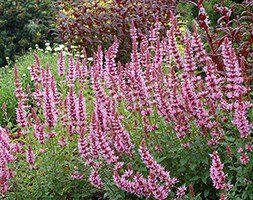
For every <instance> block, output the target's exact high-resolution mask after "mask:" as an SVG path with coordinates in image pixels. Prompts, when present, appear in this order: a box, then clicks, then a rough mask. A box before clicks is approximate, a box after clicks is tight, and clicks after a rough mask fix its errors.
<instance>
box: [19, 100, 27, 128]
mask: <svg viewBox="0 0 253 200" xmlns="http://www.w3.org/2000/svg"><path fill="white" fill-rule="evenodd" d="M16 113H17V122H18V126H20V127H22V128H24V127H26V126H27V119H26V111H25V106H24V102H23V101H19V102H18V108H17V109H16Z"/></svg>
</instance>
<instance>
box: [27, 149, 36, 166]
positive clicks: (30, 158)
mask: <svg viewBox="0 0 253 200" xmlns="http://www.w3.org/2000/svg"><path fill="white" fill-rule="evenodd" d="M26 162H28V163H29V164H31V165H33V164H34V162H35V156H34V153H33V150H32V147H31V145H29V146H28V149H27V151H26Z"/></svg>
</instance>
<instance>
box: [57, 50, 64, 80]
mask: <svg viewBox="0 0 253 200" xmlns="http://www.w3.org/2000/svg"><path fill="white" fill-rule="evenodd" d="M57 65H58V75H59V76H64V73H65V72H64V65H65V60H64V57H63V52H62V51H61V52H60V53H59V54H58V61H57Z"/></svg>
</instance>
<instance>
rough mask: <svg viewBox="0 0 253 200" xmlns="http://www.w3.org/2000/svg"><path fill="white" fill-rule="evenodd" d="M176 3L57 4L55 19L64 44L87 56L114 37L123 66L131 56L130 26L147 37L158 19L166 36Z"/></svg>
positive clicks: (106, 44) (126, 1)
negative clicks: (83, 51) (132, 25)
mask: <svg viewBox="0 0 253 200" xmlns="http://www.w3.org/2000/svg"><path fill="white" fill-rule="evenodd" d="M177 4H178V1H167V0H158V1H146V0H136V1H131V0H125V1H98V0H96V1H90V2H86V3H84V1H80V0H79V1H73V0H71V1H67V2H66V1H65V2H62V1H60V2H59V3H58V5H59V6H60V12H59V15H58V18H57V22H58V26H57V29H58V34H59V37H60V39H61V40H62V41H63V42H67V43H68V44H69V47H70V46H71V45H75V46H78V47H79V48H83V47H85V48H88V49H87V51H88V55H92V52H93V51H94V50H96V49H97V46H98V45H102V46H103V47H104V48H108V47H109V46H110V45H111V44H112V42H113V40H114V36H116V37H117V38H118V40H119V41H120V44H119V45H120V47H119V49H120V52H119V55H118V57H119V58H121V59H120V60H121V61H124V62H126V61H127V59H128V58H129V56H130V48H131V40H130V26H131V22H132V20H134V21H135V24H136V26H137V29H138V31H141V32H142V33H144V34H149V27H150V26H151V25H152V24H154V22H155V20H156V16H157V17H159V20H160V22H161V23H162V24H163V27H164V29H163V30H162V33H163V34H164V33H165V32H166V29H167V28H168V22H169V17H170V14H169V13H170V11H172V12H173V13H175V12H176V6H177Z"/></svg>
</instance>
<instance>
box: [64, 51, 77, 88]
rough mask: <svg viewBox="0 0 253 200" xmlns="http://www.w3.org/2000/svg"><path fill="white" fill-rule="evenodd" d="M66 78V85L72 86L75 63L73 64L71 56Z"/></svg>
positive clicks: (74, 77)
mask: <svg viewBox="0 0 253 200" xmlns="http://www.w3.org/2000/svg"><path fill="white" fill-rule="evenodd" d="M66 78H67V80H68V85H69V86H73V85H74V82H75V79H76V69H75V63H74V59H73V56H72V55H71V56H70V58H69V69H68V72H67V76H66Z"/></svg>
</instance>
